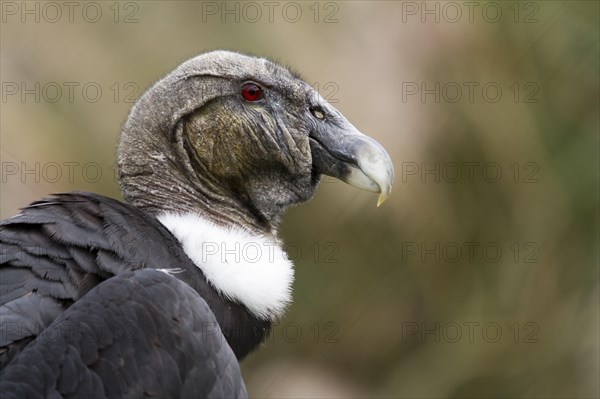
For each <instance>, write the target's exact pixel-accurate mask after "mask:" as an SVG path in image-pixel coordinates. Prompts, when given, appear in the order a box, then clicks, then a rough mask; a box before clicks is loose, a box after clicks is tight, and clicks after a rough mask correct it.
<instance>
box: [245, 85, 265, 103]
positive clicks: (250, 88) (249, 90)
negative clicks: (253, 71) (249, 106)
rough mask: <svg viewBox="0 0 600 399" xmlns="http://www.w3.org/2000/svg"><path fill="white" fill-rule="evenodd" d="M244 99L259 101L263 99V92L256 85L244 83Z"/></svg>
mask: <svg viewBox="0 0 600 399" xmlns="http://www.w3.org/2000/svg"><path fill="white" fill-rule="evenodd" d="M242 97H244V100H246V101H258V100H260V99H262V98H263V90H262V88H261V87H260V86H259V85H257V84H256V83H251V82H250V83H244V84H243V85H242Z"/></svg>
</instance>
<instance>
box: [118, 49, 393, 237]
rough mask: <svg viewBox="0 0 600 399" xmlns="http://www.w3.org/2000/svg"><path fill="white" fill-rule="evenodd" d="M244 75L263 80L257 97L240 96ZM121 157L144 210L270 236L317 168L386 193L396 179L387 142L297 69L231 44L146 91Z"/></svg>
mask: <svg viewBox="0 0 600 399" xmlns="http://www.w3.org/2000/svg"><path fill="white" fill-rule="evenodd" d="M247 81H252V82H256V83H257V84H258V85H260V86H261V87H262V88H263V91H264V98H263V99H262V100H260V101H258V102H248V101H246V100H244V99H243V98H242V96H241V94H240V92H241V86H242V84H244V83H245V82H247ZM317 110H318V111H319V112H321V113H322V114H323V115H324V118H322V119H320V116H321V114H319V112H317ZM361 159H362V160H367V159H370V160H369V162H371V161H372V162H376V163H377V165H376V166H375V167H374V168H375V169H377V173H376V174H378V176H379V178H369V179H367V178H365V175H367V176H369V177H371V176H370V173H369V171H364V173H363V171H361V170H360V169H361V167H360V165H361V163H360V160H361ZM365 162H366V161H365ZM118 166H119V175H120V182H121V188H122V191H123V195H124V197H125V200H126V201H127V202H129V203H131V204H133V205H135V206H137V207H139V208H142V209H145V210H147V211H149V212H150V213H153V214H159V213H161V212H162V211H166V210H169V211H177V212H197V213H200V214H202V215H204V216H206V217H208V218H210V219H212V220H213V221H214V222H216V223H219V224H225V225H238V226H240V225H241V226H244V227H245V228H247V229H250V230H252V231H255V232H256V233H262V234H273V235H274V234H275V230H276V227H277V224H278V222H279V220H280V217H281V215H282V214H283V213H284V211H285V210H286V208H288V207H289V206H291V205H294V204H297V203H300V202H304V201H307V200H309V199H310V198H311V197H312V196H313V194H314V191H315V188H316V186H317V184H318V181H319V177H320V175H321V174H328V175H331V176H335V177H338V178H340V179H342V180H346V181H348V182H349V183H351V184H354V185H357V186H359V187H361V188H365V189H370V190H371V191H382V192H385V194H386V195H387V194H389V191H390V190H391V183H392V180H393V169H392V167H391V161H390V160H389V156H388V155H387V153H386V152H385V150H383V148H381V146H380V145H379V144H378V143H376V142H375V141H374V140H372V139H370V138H368V137H367V136H364V135H362V134H360V133H359V132H358V131H357V130H356V129H355V128H354V127H353V126H352V125H351V124H350V123H349V122H348V121H347V120H346V119H345V118H344V117H343V116H342V115H341V114H340V113H339V112H338V111H337V110H336V109H335V108H333V107H332V106H331V105H330V104H328V103H327V102H326V101H324V100H323V99H322V98H321V97H320V96H319V94H318V93H317V92H316V91H315V90H313V89H312V88H311V87H310V86H309V85H308V84H307V83H305V82H304V81H302V80H301V79H300V78H299V77H298V76H297V75H296V74H294V73H292V72H291V71H289V70H288V69H286V68H284V67H282V66H280V65H277V64H275V63H273V62H271V61H268V60H265V59H262V58H255V57H250V56H246V55H242V54H238V53H233V52H228V51H214V52H209V53H205V54H202V55H200V56H198V57H196V58H193V59H191V60H189V61H187V62H185V63H184V64H182V65H181V66H179V67H178V68H177V69H176V70H174V71H173V72H172V73H170V74H169V75H167V76H166V77H165V78H163V79H162V80H160V81H159V82H158V83H156V84H155V85H154V86H153V87H152V88H150V89H149V90H148V91H147V92H146V93H145V94H144V95H143V96H142V98H141V99H140V100H139V101H138V103H137V104H136V105H135V106H134V107H133V109H132V110H131V113H130V115H129V118H128V120H127V122H126V124H125V126H124V128H123V131H122V134H121V140H120V144H119V148H118ZM371 166H372V165H371ZM362 169H363V170H367V169H368V167H362ZM371 169H373V167H372V168H371ZM353 171H354V176H356V172H357V171H358V174H359V175H360V176H359V177H360V179H359V180H361V179H362V181H363V183H364V184H362V186H361V184H356V182H354V181H353V180H356V179H354V178H352V176H350V175H352V174H353ZM381 176H383V177H381ZM375 181H377V183H375ZM365 182H366V183H365Z"/></svg>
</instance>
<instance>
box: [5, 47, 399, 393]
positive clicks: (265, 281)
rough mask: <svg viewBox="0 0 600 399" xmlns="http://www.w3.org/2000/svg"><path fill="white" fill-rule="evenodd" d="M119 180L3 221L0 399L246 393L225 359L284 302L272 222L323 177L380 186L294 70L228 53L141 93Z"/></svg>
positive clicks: (376, 163)
mask: <svg viewBox="0 0 600 399" xmlns="http://www.w3.org/2000/svg"><path fill="white" fill-rule="evenodd" d="M118 168H119V180H120V185H121V189H122V193H123V197H124V199H125V202H120V201H117V200H114V199H110V198H107V197H103V196H101V195H98V194H90V193H66V194H56V195H53V196H51V197H49V198H46V199H43V200H40V201H37V202H34V203H32V204H31V205H29V206H27V207H25V208H23V209H22V210H21V212H20V213H19V214H17V215H16V216H14V217H11V218H9V219H6V220H3V221H2V222H1V224H0V246H1V247H0V249H1V251H0V264H1V266H0V297H1V298H0V299H1V302H0V321H1V329H0V367H1V371H0V392H1V393H2V397H3V398H12V397H14V398H34V397H48V398H57V397H78V398H104V397H112V398H117V397H119V398H121V397H128V398H129V397H132V398H133V397H136V398H137V397H156V398H175V397H193V398H200V397H206V398H212V397H245V396H246V395H247V393H246V389H245V386H244V383H243V380H242V378H241V375H240V370H239V364H238V361H239V360H240V359H242V358H243V357H244V356H246V355H247V354H248V353H249V352H250V351H252V350H253V349H255V348H256V347H257V346H258V345H259V344H260V342H261V341H262V340H263V339H264V338H265V337H266V335H267V334H268V333H269V328H270V324H271V322H272V321H274V320H275V319H277V318H279V317H281V316H282V314H283V312H284V310H285V308H286V306H287V305H288V304H289V303H290V300H291V286H292V280H293V268H292V263H291V262H290V260H289V259H288V258H287V256H286V254H285V253H284V251H283V250H282V246H281V242H280V240H279V239H278V238H277V225H278V223H279V220H280V218H281V215H282V214H283V213H284V212H285V210H286V209H287V208H288V207H290V206H292V205H294V204H298V203H301V202H304V201H307V200H309V199H310V198H311V197H312V196H313V193H314V191H315V188H316V186H317V183H318V182H319V178H320V176H321V175H323V174H325V175H329V176H334V177H337V178H339V179H341V180H343V181H345V182H347V183H349V184H352V185H354V186H357V187H359V188H362V189H366V190H370V191H374V192H380V193H381V194H380V198H379V202H378V204H380V203H381V202H383V200H385V198H386V197H387V196H388V195H389V193H390V191H391V187H392V182H393V168H392V162H391V160H390V157H389V156H388V154H387V153H386V152H385V150H384V149H383V148H382V147H381V145H379V144H378V143H377V142H376V141H375V140H373V139H371V138H369V137H367V136H365V135H363V134H361V133H360V132H359V131H358V130H357V129H356V128H355V127H354V126H352V124H350V123H349V122H348V121H347V120H346V119H345V118H344V117H343V116H342V115H341V114H340V112H339V111H337V110H336V109H335V108H334V107H332V106H331V105H330V104H328V103H327V102H326V101H325V100H324V99H323V98H322V97H321V96H320V95H319V94H318V93H317V92H316V91H315V90H314V89H313V88H311V87H310V86H309V85H308V84H307V83H305V82H304V81H302V80H301V78H300V77H299V76H298V75H297V74H295V73H294V72H291V71H290V70H288V69H287V68H285V67H283V66H281V65H278V64H276V63H274V62H272V61H269V60H266V59H264V58H257V57H252V56H247V55H242V54H239V53H235V52H229V51H213V52H208V53H204V54H201V55H199V56H197V57H195V58H193V59H191V60H189V61H187V62H185V63H183V64H182V65H180V66H179V67H178V68H177V69H175V70H174V71H173V72H171V73H170V74H168V75H167V76H166V77H165V78H163V79H162V80H160V81H159V82H157V83H156V84H155V85H154V86H152V87H151V88H150V89H149V90H148V91H147V92H146V93H144V95H143V96H142V97H141V98H140V99H139V101H138V102H137V103H136V104H135V106H134V107H133V109H132V110H131V112H130V114H129V116H128V119H127V121H126V123H125V125H124V127H123V130H122V133H121V137H120V143H119V147H118ZM247 246H252V247H253V252H252V254H253V255H252V256H251V257H249V256H240V253H239V249H241V248H245V247H247ZM232 248H234V250H233V252H232ZM235 248H238V250H237V251H238V253H234V252H236V250H235ZM246 253H248V252H246Z"/></svg>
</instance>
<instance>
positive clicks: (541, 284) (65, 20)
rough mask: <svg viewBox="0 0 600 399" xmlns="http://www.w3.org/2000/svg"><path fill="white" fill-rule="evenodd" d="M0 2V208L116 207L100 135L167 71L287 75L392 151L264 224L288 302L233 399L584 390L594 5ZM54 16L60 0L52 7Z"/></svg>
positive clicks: (593, 315)
mask: <svg viewBox="0 0 600 399" xmlns="http://www.w3.org/2000/svg"><path fill="white" fill-rule="evenodd" d="M72 4H74V5H72V6H68V5H65V3H64V2H55V3H45V2H26V3H23V2H9V1H3V2H2V4H1V6H2V25H1V30H0V35H1V38H0V45H1V51H0V56H1V61H0V66H1V72H0V78H1V81H2V102H1V125H0V132H1V136H0V137H1V143H0V144H1V160H2V190H1V194H0V200H1V208H0V212H1V216H2V218H6V217H8V216H11V215H12V214H14V213H16V212H17V210H18V208H19V207H20V206H22V205H25V204H27V203H28V202H30V201H33V200H35V199H38V198H40V197H42V196H44V195H46V194H48V193H51V192H60V191H70V190H88V191H94V192H98V193H102V194H105V195H109V196H114V197H120V193H119V189H118V185H117V183H116V182H115V180H114V170H113V168H112V165H113V164H114V159H115V146H116V140H117V137H118V133H119V130H120V127H121V125H122V123H123V121H124V120H125V118H126V116H127V112H128V110H129V108H130V107H131V105H132V104H131V101H133V100H135V99H136V98H137V97H138V96H139V95H140V94H141V92H142V91H143V90H145V89H146V88H147V87H148V86H150V85H151V84H152V83H153V82H154V81H156V80H157V79H159V78H160V77H161V76H162V75H164V74H165V73H167V72H168V71H170V70H171V69H173V68H175V67H176V66H177V65H178V64H179V63H181V62H182V61H184V60H186V59H188V58H190V57H192V56H194V55H196V54H198V53H200V52H203V51H206V50H210V49H216V48H227V49H234V50H240V51H243V52H250V53H254V54H258V55H262V56H268V57H271V58H274V59H277V60H281V61H282V62H284V63H286V64H289V65H292V66H293V67H294V68H295V69H297V70H299V71H300V72H301V73H302V74H303V75H304V76H305V78H306V80H307V81H308V82H309V83H311V84H314V86H315V87H316V88H318V90H319V91H320V92H321V94H322V95H323V96H324V97H325V98H327V99H329V100H331V102H332V103H333V105H334V106H336V107H337V108H338V109H339V110H340V111H341V112H342V113H344V115H345V116H346V117H347V118H348V119H349V120H350V121H351V122H352V123H353V124H354V125H355V126H357V127H358V128H359V129H360V130H362V131H363V132H364V133H366V134H368V135H370V136H372V137H374V138H375V139H377V140H378V141H380V142H381V143H382V144H383V145H384V147H385V148H386V149H387V150H388V152H389V153H390V155H391V157H392V159H393V160H394V164H395V169H396V184H395V186H394V192H393V195H392V196H391V197H390V199H389V200H388V202H387V203H385V204H384V205H383V206H382V207H381V208H379V209H378V208H376V207H375V203H376V196H375V195H373V194H371V193H366V192H359V191H357V190H356V189H354V188H352V187H348V186H346V185H345V184H342V183H339V182H336V181H333V180H332V179H325V180H324V182H323V183H322V184H321V187H320V189H319V191H318V193H317V195H316V197H315V199H314V200H313V201H312V202H310V203H309V204H306V205H304V206H301V207H298V208H295V209H293V210H292V211H290V212H289V214H288V215H287V217H286V218H285V221H284V223H283V226H282V230H281V234H282V236H283V238H284V240H285V241H286V243H287V244H286V247H287V249H288V252H289V255H290V257H291V258H293V259H294V260H295V261H296V262H295V263H296V282H295V286H294V298H295V300H294V303H293V305H292V306H291V308H290V309H289V311H288V313H287V315H286V316H285V318H284V319H282V320H281V322H280V324H279V325H278V326H275V328H274V331H273V334H272V336H271V338H270V339H269V342H266V343H265V345H264V346H263V347H262V348H261V349H260V350H259V351H258V352H256V353H254V354H252V355H251V356H249V357H248V358H247V359H246V360H245V361H244V362H243V363H242V369H243V373H244V378H245V380H246V382H247V385H248V388H249V392H250V394H251V395H252V396H254V397H371V396H379V397H399V398H454V397H476V398H491V397H503V398H591V397H598V396H599V395H600V393H599V375H600V366H599V357H600V356H599V350H600V346H599V336H600V331H599V312H598V310H599V309H598V308H599V289H598V288H599V273H598V272H599V268H598V261H599V253H598V251H599V247H598V238H599V237H598V225H599V214H598V211H599V170H600V169H599V142H598V141H599V140H598V139H599V125H598V124H599V120H598V119H599V82H598V80H599V70H600V65H599V53H600V50H599V43H600V42H599V3H598V2H596V1H580V2H577V1H568V2H566V1H565V2H561V1H547V2H512V1H511V2H479V1H475V2H470V3H469V2H450V3H446V2H433V1H431V2H376V1H368V2H367V1H353V2H340V3H335V2H313V1H310V2H279V1H275V2H261V1H258V2H250V3H248V2H242V3H239V2H228V3H222V2H204V3H201V2H191V1H182V2H177V1H174V2H167V1H149V2H120V3H115V2H112V1H110V2H96V3H79V2H74V3H72ZM69 7H72V8H69Z"/></svg>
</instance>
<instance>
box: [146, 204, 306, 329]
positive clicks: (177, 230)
mask: <svg viewBox="0 0 600 399" xmlns="http://www.w3.org/2000/svg"><path fill="white" fill-rule="evenodd" d="M158 220H159V221H160V222H161V223H162V224H163V225H164V226H165V227H166V228H167V229H169V231H170V232H171V233H172V234H173V235H174V236H175V237H176V238H177V239H178V240H179V242H180V243H181V245H182V247H183V250H184V251H185V253H186V255H187V256H188V257H189V258H190V259H191V260H192V261H193V262H194V264H195V265H196V266H197V267H198V268H200V270H202V272H203V273H204V275H205V276H206V279H207V280H208V281H209V283H211V284H212V285H213V286H214V287H215V288H216V289H217V290H218V291H219V292H220V293H222V294H223V295H224V296H226V297H227V298H229V299H230V300H233V301H235V302H239V303H241V304H243V305H245V306H246V307H247V308H248V310H250V312H252V313H253V314H254V315H255V316H256V317H258V318H260V319H263V320H267V319H270V320H275V319H277V318H279V317H280V316H282V315H283V313H284V311H285V309H286V307H287V306H288V304H289V303H290V302H291V300H292V283H293V281H294V268H293V264H292V262H291V261H290V260H289V259H288V257H287V255H286V253H285V252H284V251H283V249H282V248H281V245H280V243H279V242H277V241H273V240H272V239H269V238H267V237H265V236H259V235H254V234H252V233H251V232H249V231H247V230H244V229H242V228H235V227H234V228H227V227H222V226H218V225H216V224H214V223H213V222H211V221H209V220H206V219H204V218H203V217H202V216H200V215H198V214H194V213H184V214H176V213H170V212H166V213H163V214H161V215H160V216H158Z"/></svg>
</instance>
